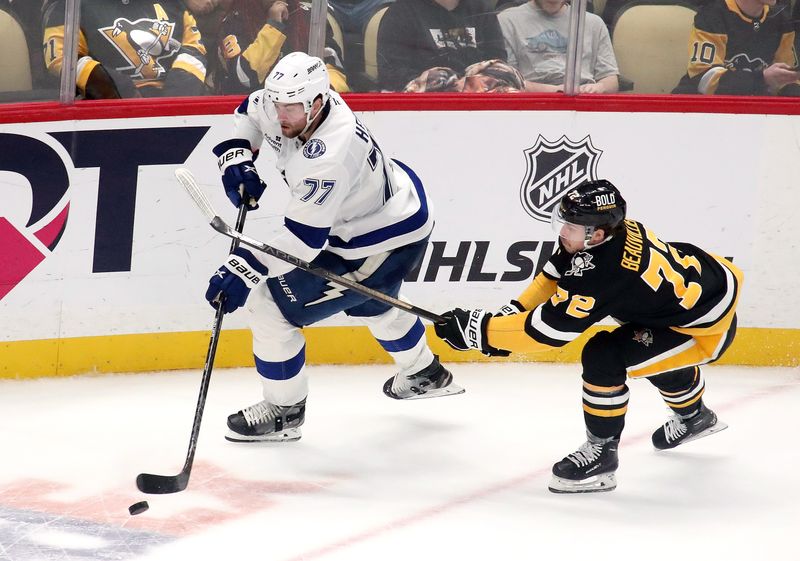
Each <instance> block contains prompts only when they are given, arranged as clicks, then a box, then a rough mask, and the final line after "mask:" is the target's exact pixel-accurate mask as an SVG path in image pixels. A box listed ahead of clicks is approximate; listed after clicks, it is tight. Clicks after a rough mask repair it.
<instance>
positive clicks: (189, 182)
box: [175, 169, 447, 323]
mask: <svg viewBox="0 0 800 561" xmlns="http://www.w3.org/2000/svg"><path fill="white" fill-rule="evenodd" d="M178 173H181V175H179V176H178V179H179V180H180V182H181V185H183V186H184V188H185V189H186V191H187V192H188V193H189V195H190V196H191V197H192V200H194V202H195V204H196V205H197V207H198V208H199V209H200V210H201V211H202V212H203V214H205V216H206V218H207V219H208V221H209V222H210V224H211V227H212V228H214V229H215V230H216V231H217V232H219V233H220V234H224V235H225V236H228V237H229V238H233V239H234V240H238V241H239V242H241V243H242V244H244V245H246V246H249V247H252V248H254V249H257V250H259V251H262V252H264V253H266V254H267V255H272V256H273V257H276V258H278V259H280V260H281V261H286V262H287V263H290V264H292V265H294V266H295V267H297V268H298V269H302V270H304V271H307V272H309V273H311V274H312V275H315V276H317V277H321V278H323V279H325V280H329V281H332V282H335V283H336V284H339V285H341V286H344V287H345V288H349V289H350V290H352V291H353V292H357V293H359V294H362V295H364V296H367V297H369V298H372V299H373V300H377V301H379V302H383V303H384V304H388V305H389V306H392V307H394V308H399V309H401V310H403V311H404V312H408V313H410V314H414V315H415V316H419V317H421V318H424V319H427V320H429V321H432V322H433V323H446V322H447V320H446V319H445V318H443V317H442V316H440V315H438V314H434V313H433V312H429V311H428V310H425V309H423V308H419V307H417V306H414V305H413V304H409V303H408V302H403V301H402V300H399V299H397V298H394V297H392V296H389V295H388V294H384V293H383V292H378V291H377V290H374V289H372V288H369V287H368V286H364V285H363V284H359V283H357V282H355V281H353V280H350V279H348V278H345V277H342V276H340V275H337V274H336V273H334V272H332V271H328V270H327V269H323V268H322V267H317V266H316V265H312V264H311V263H309V262H307V261H303V260H302V259H300V258H299V257H295V256H294V255H289V254H288V253H286V252H284V251H281V250H280V249H277V248H274V247H272V246H270V245H267V244H265V243H264V242H260V241H258V240H256V239H253V238H250V237H247V236H245V235H243V234H242V233H241V232H237V231H236V230H234V229H233V228H231V227H230V226H228V225H227V224H226V223H225V221H224V220H223V219H222V218H220V217H219V216H218V215H217V213H216V212H215V211H214V207H212V206H211V201H209V200H208V197H206V195H205V193H203V191H201V190H200V186H199V185H198V184H197V182H196V181H195V180H194V177H192V174H191V172H189V171H188V170H183V169H179V170H177V171H176V172H175V174H176V175H178Z"/></svg>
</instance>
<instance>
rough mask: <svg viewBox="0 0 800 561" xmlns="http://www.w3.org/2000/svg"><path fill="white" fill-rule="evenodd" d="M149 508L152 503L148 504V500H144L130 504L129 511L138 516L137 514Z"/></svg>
mask: <svg viewBox="0 0 800 561" xmlns="http://www.w3.org/2000/svg"><path fill="white" fill-rule="evenodd" d="M148 508H150V505H149V504H147V501H142V502H140V503H133V504H132V505H131V506H129V507H128V512H130V513H131V516H136V515H137V514H141V513H143V512H144V511H145V510H147V509H148Z"/></svg>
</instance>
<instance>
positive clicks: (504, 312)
mask: <svg viewBox="0 0 800 561" xmlns="http://www.w3.org/2000/svg"><path fill="white" fill-rule="evenodd" d="M524 311H525V308H523V307H522V304H520V303H519V302H517V301H516V300H512V301H511V302H509V303H508V304H504V305H502V306H500V309H499V310H497V312H495V314H494V317H497V316H513V315H514V314H518V313H520V312H524Z"/></svg>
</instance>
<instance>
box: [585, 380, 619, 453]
mask: <svg viewBox="0 0 800 561" xmlns="http://www.w3.org/2000/svg"><path fill="white" fill-rule="evenodd" d="M629 397H630V392H629V391H628V386H626V385H624V384H623V385H622V386H614V387H610V388H607V387H602V386H595V385H593V384H588V383H586V382H584V384H583V419H584V421H585V422H586V428H587V430H588V431H589V432H590V433H592V434H593V435H595V436H596V437H598V438H602V439H606V438H612V437H619V435H620V434H622V429H623V428H624V427H625V413H626V412H627V411H628V398H629Z"/></svg>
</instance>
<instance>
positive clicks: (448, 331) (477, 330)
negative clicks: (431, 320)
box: [433, 308, 511, 356]
mask: <svg viewBox="0 0 800 561" xmlns="http://www.w3.org/2000/svg"><path fill="white" fill-rule="evenodd" d="M443 317H444V318H445V319H446V320H447V322H445V323H437V324H434V326H433V327H434V330H435V331H436V335H438V336H439V337H440V338H441V339H443V340H444V341H445V343H447V344H448V345H450V346H451V347H453V348H454V349H456V350H459V351H468V350H470V349H477V350H479V351H480V352H482V353H483V354H485V355H486V356H508V355H509V354H511V353H509V352H508V351H504V350H502V349H496V348H494V347H492V346H491V345H490V344H489V343H488V341H487V340H486V324H487V323H488V322H489V318H491V317H492V314H490V313H489V312H486V311H484V310H462V309H461V308H456V309H455V310H451V311H449V312H446V313H445V314H444V315H443Z"/></svg>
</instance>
